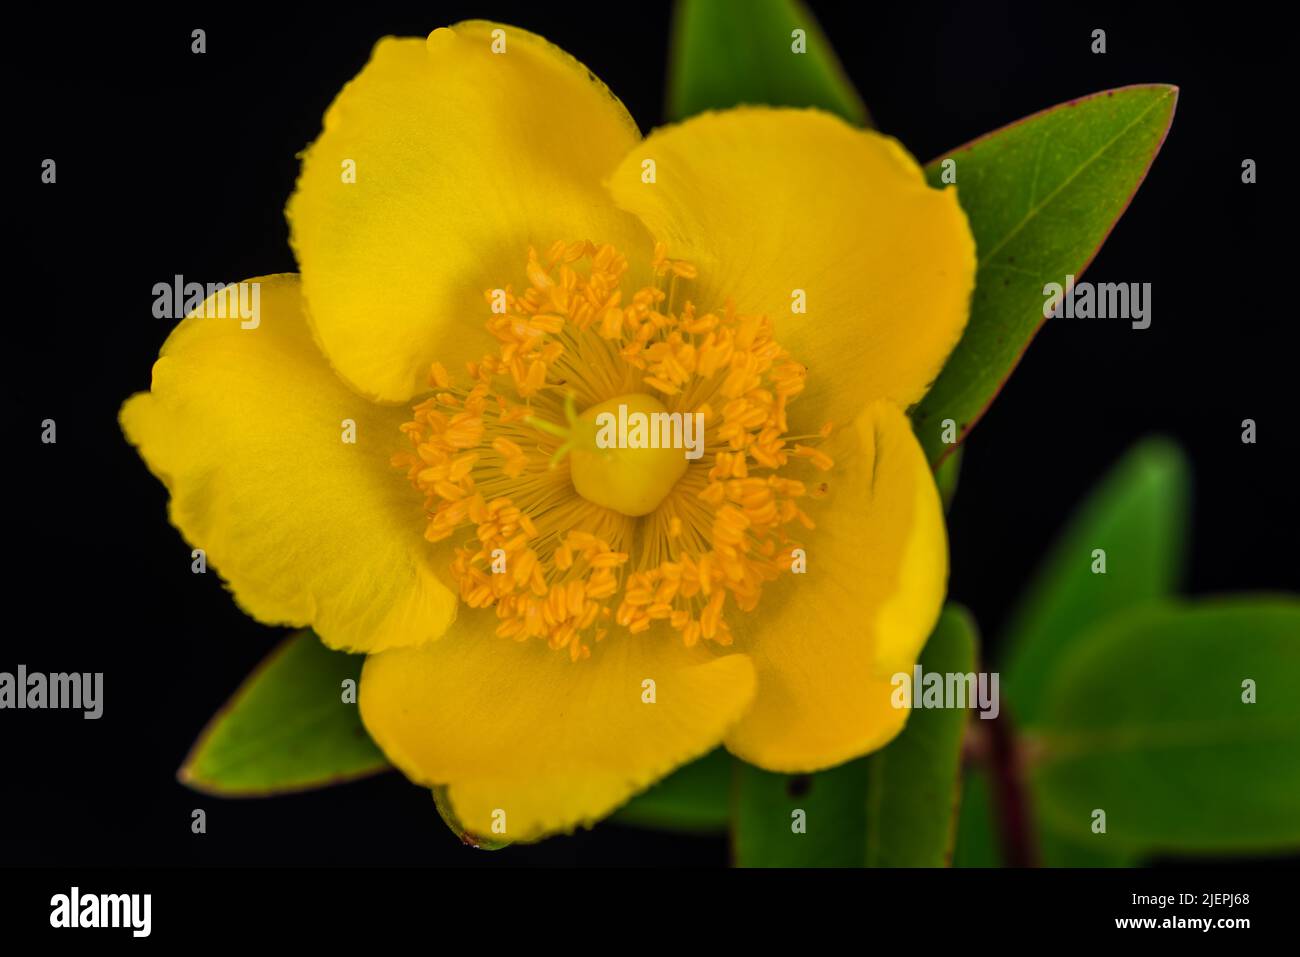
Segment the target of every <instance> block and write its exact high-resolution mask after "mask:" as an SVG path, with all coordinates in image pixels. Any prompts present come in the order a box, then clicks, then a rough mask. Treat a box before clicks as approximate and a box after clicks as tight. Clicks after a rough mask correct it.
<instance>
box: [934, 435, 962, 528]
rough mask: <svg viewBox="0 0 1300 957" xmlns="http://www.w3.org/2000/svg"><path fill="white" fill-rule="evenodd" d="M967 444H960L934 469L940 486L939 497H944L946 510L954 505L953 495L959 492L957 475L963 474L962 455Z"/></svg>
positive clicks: (944, 508) (936, 480)
mask: <svg viewBox="0 0 1300 957" xmlns="http://www.w3.org/2000/svg"><path fill="white" fill-rule="evenodd" d="M964 449H965V446H958V447H957V448H956V449H954V450H953V453H952V455H949V456H947V457H946V458H945V459H944V460H943V461H942V462H940V463H939V466H938V467H937V468H936V469H935V470H934V484H935V485H937V486H938V487H939V497H940V498H941V499H943V510H944V511H945V512H947V511H948V509H949V508H950V507H951V506H952V497H953V496H954V495H956V494H957V477H958V476H959V475H960V474H961V457H962V454H963V452H964Z"/></svg>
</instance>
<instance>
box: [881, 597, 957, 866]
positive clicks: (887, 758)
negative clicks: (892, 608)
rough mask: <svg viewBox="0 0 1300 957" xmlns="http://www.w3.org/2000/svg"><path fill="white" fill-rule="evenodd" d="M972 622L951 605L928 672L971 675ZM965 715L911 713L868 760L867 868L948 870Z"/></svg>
mask: <svg viewBox="0 0 1300 957" xmlns="http://www.w3.org/2000/svg"><path fill="white" fill-rule="evenodd" d="M975 644H976V631H975V621H974V619H973V618H971V616H970V613H969V612H968V611H966V609H964V608H961V607H958V606H953V605H949V606H948V607H947V608H945V609H944V611H943V615H942V616H941V617H940V619H939V624H938V625H937V626H936V628H935V630H934V634H932V635H931V636H930V640H929V641H928V642H926V645H925V651H924V652H922V654H921V667H922V669H924V671H926V672H937V673H940V674H968V673H970V672H973V671H974V670H975ZM969 717H970V711H969V710H967V709H964V708H948V709H914V710H913V711H912V714H911V716H910V717H909V718H908V719H907V727H906V728H904V729H903V733H902V734H900V735H899V736H898V737H897V738H895V739H894V741H893V742H892V743H890V745H889V746H888V747H886V748H885V749H884V750H882V751H878V752H876V753H875V754H874V755H872V756H871V757H870V758H868V759H867V767H868V770H869V781H868V786H867V824H868V826H867V845H866V848H867V852H866V862H867V866H869V867H946V866H947V865H948V864H949V863H951V861H952V849H953V841H954V839H955V837H956V830H957V807H958V798H959V792H960V788H961V773H960V772H961V744H962V737H963V735H964V734H965V730H966V722H967V720H968V719H969Z"/></svg>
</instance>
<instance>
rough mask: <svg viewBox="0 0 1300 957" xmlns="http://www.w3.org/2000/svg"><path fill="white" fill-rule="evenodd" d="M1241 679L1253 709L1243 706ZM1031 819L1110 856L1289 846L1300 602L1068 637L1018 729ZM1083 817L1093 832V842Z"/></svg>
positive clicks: (1171, 616) (1294, 819)
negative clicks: (1101, 830)
mask: <svg viewBox="0 0 1300 957" xmlns="http://www.w3.org/2000/svg"><path fill="white" fill-rule="evenodd" d="M1248 679H1249V680H1251V681H1254V682H1255V683H1256V688H1257V691H1256V693H1257V703H1254V704H1248V703H1244V702H1243V700H1242V699H1243V695H1244V692H1243V682H1245V681H1247V680H1248ZM1025 743H1026V747H1027V755H1028V756H1029V761H1030V767H1031V775H1030V780H1031V785H1032V788H1033V793H1034V795H1035V797H1036V799H1037V800H1036V807H1037V813H1038V814H1039V815H1040V816H1042V817H1043V818H1044V819H1045V820H1046V821H1047V822H1048V823H1049V824H1050V825H1051V826H1052V828H1053V829H1054V830H1055V831H1056V832H1057V833H1058V834H1060V835H1061V836H1062V837H1065V838H1068V839H1070V840H1073V841H1074V842H1075V843H1084V844H1091V843H1096V844H1097V845H1098V846H1099V847H1106V848H1112V849H1113V851H1112V853H1116V854H1123V853H1150V854H1159V853H1180V852H1181V853H1215V852H1220V853H1251V852H1259V851H1272V850H1279V849H1284V848H1295V847H1300V600H1297V599H1295V598H1287V597H1276V598H1273V597H1270V598H1256V599H1244V598H1233V599H1231V600H1228V599H1222V600H1218V601H1214V602H1202V603H1197V604H1192V605H1182V604H1168V605H1157V606H1145V607H1142V608H1136V609H1133V610H1130V611H1128V612H1123V613H1121V614H1119V615H1118V616H1115V617H1112V618H1109V619H1107V620H1106V621H1104V622H1102V623H1101V624H1100V625H1099V626H1097V627H1096V628H1094V629H1093V630H1092V631H1090V632H1088V633H1087V634H1086V635H1083V636H1081V637H1080V638H1079V639H1078V640H1077V641H1076V642H1074V643H1073V644H1072V647H1071V649H1070V651H1069V653H1068V654H1066V655H1064V656H1063V657H1062V658H1061V659H1060V660H1059V662H1057V664H1056V667H1055V669H1054V671H1053V672H1052V674H1051V675H1050V677H1049V685H1048V690H1047V695H1046V698H1045V701H1044V705H1043V709H1042V712H1041V714H1040V715H1039V716H1038V719H1037V720H1036V721H1035V722H1034V723H1033V725H1032V726H1031V727H1029V728H1028V729H1027V730H1026V742H1025ZM1094 809H1100V810H1103V811H1105V814H1106V833H1105V834H1104V835H1103V834H1093V833H1092V832H1091V826H1092V821H1093V811H1094Z"/></svg>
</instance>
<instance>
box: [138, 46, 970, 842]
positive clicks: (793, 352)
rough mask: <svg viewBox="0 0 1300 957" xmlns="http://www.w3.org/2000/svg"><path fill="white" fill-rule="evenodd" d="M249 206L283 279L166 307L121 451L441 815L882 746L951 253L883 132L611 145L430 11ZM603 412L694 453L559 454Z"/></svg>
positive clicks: (535, 76) (786, 121)
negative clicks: (275, 228) (201, 306)
mask: <svg viewBox="0 0 1300 957" xmlns="http://www.w3.org/2000/svg"><path fill="white" fill-rule="evenodd" d="M497 30H500V31H504V32H502V33H497V34H494V32H493V31H497ZM503 44H504V49H502V45H503ZM287 214H288V218H289V222H290V224H291V227H292V239H293V247H294V251H295V253H296V256H297V260H298V264H299V267H300V270H301V276H300V277H299V276H292V275H281V276H269V277H264V278H262V279H260V280H256V281H258V282H260V283H261V300H260V305H261V315H260V320H259V322H258V323H257V324H256V327H255V328H244V327H251V326H252V325H253V324H252V323H242V324H241V323H240V322H238V321H231V320H223V319H214V318H201V317H199V316H197V315H191V316H190V317H188V318H186V319H185V320H184V321H182V322H181V323H180V324H179V325H178V326H177V328H176V329H175V331H173V332H172V334H171V336H170V337H169V338H168V340H167V342H166V343H165V345H164V346H163V348H162V353H161V357H160V358H159V360H158V362H157V363H156V365H155V366H154V370H153V384H152V390H151V391H150V392H148V393H141V394H138V395H136V396H133V397H132V398H131V399H130V400H128V401H127V403H126V404H125V406H124V407H123V410H122V416H121V418H122V424H123V428H124V430H125V432H126V434H127V436H128V437H129V439H130V441H131V442H132V443H134V444H135V445H136V446H137V447H138V448H139V450H140V454H141V455H142V456H143V458H144V459H145V461H146V462H147V463H148V465H149V467H150V469H151V470H152V471H153V472H154V474H155V475H157V476H158V477H159V478H160V479H161V480H162V481H163V482H165V483H166V485H167V488H168V490H169V491H170V493H171V505H170V515H171V519H172V521H173V522H174V523H175V525H176V526H177V528H179V529H180V531H181V532H182V534H183V535H184V536H185V537H186V538H187V539H188V540H189V541H190V542H192V543H193V544H194V545H195V546H196V547H201V548H204V549H205V550H206V551H207V555H208V560H209V561H210V563H211V564H212V565H213V567H215V568H216V569H218V570H219V571H220V572H221V574H222V576H223V577H224V579H225V580H226V581H227V582H228V583H229V587H230V589H231V590H232V591H233V593H234V595H235V598H236V600H237V601H238V602H239V603H240V605H241V606H242V607H243V608H244V609H245V610H246V611H247V612H248V613H250V614H251V615H253V616H254V617H256V618H258V619H259V620H261V621H264V622H267V623H275V624H291V625H299V626H301V625H310V626H311V627H312V628H314V629H315V631H316V632H317V634H319V635H320V637H321V639H322V640H323V641H324V642H325V643H326V644H328V645H330V646H332V647H335V648H340V649H346V650H349V651H356V652H365V653H367V654H368V656H369V657H368V658H367V661H366V665H365V669H364V671H363V675H362V682H361V696H360V707H361V714H362V718H363V719H364V721H365V724H366V727H367V728H368V729H369V731H370V733H371V734H372V735H373V737H374V739H375V741H376V742H377V743H378V744H379V746H380V747H381V748H382V749H383V750H384V752H385V753H386V754H387V756H388V757H389V758H390V759H391V760H392V762H393V763H394V764H395V765H396V766H397V767H398V768H400V769H401V770H402V771H403V772H404V773H405V774H406V775H407V776H408V777H409V778H410V779H411V780H413V781H416V782H418V783H420V784H423V785H427V786H430V787H438V788H440V789H442V788H445V790H441V791H440V793H441V795H442V800H443V801H444V803H445V805H446V806H447V809H448V810H449V812H450V813H451V814H453V815H454V816H455V817H456V818H457V819H458V820H459V821H460V822H461V824H462V825H463V826H464V827H465V829H466V830H467V831H468V832H470V833H471V834H479V835H493V836H498V837H499V836H501V825H502V824H503V823H504V825H505V832H504V836H505V837H506V838H507V839H509V840H533V839H537V838H539V837H542V836H545V835H546V834H550V833H554V832H557V831H564V830H570V829H572V828H573V827H575V826H577V825H580V824H588V823H590V822H592V821H595V820H597V819H599V818H600V817H602V816H604V815H606V814H607V813H609V812H610V811H611V810H612V809H614V808H616V807H617V806H618V805H619V804H621V803H622V802H624V801H626V800H627V799H628V798H629V797H630V796H632V795H633V794H634V793H636V792H637V791H639V790H641V789H644V788H645V787H647V786H648V785H650V784H651V783H653V782H654V781H655V780H656V779H658V778H659V777H661V776H662V775H664V774H667V773H668V772H670V771H671V770H673V769H674V768H675V767H677V766H679V765H681V764H683V763H684V762H687V761H689V760H692V759H693V758H695V757H697V756H699V755H701V754H703V753H705V752H706V751H708V750H710V749H711V748H713V747H715V746H716V745H717V744H718V743H719V742H722V743H725V745H726V747H727V748H728V749H729V750H730V751H731V752H732V753H734V754H736V755H738V756H739V757H741V758H743V759H744V760H746V761H749V762H752V763H754V764H756V765H759V766H760V767H764V768H769V769H772V770H777V771H787V772H802V771H812V770H817V769H821V768H825V767H828V766H830V765H834V764H837V763H840V762H843V761H845V760H848V759H850V758H853V757H855V756H858V755H861V754H863V753H866V752H868V751H871V750H873V749H875V748H878V747H880V746H882V745H883V744H885V743H886V742H888V741H889V740H890V739H891V738H892V737H893V736H894V735H896V734H897V733H898V731H899V730H900V729H901V727H902V725H903V722H904V720H905V718H906V711H899V710H895V709H893V708H892V707H891V706H890V703H889V702H890V690H891V686H890V677H891V676H892V675H893V674H895V673H896V672H899V671H907V670H909V669H910V668H911V666H912V664H913V663H914V662H915V661H916V658H917V655H918V653H919V651H920V649H921V647H922V645H923V644H924V642H925V639H926V637H927V636H928V634H929V632H930V629H931V627H932V625H933V624H934V622H935V620H936V618H937V615H938V612H939V608H940V605H941V603H942V600H943V596H944V591H945V586H946V579H947V542H946V538H945V530H944V522H943V516H942V510H941V507H940V503H939V498H938V495H937V493H936V490H935V486H934V483H933V481H932V478H931V474H930V471H929V469H928V467H927V464H926V461H925V459H924V457H923V456H922V454H921V451H920V448H919V446H918V445H917V442H916V440H915V438H914V437H913V435H912V432H911V430H910V427H909V424H908V420H907V419H906V417H905V415H904V413H903V409H905V408H906V407H907V406H909V405H910V404H912V403H914V402H916V401H917V400H918V399H919V398H920V397H921V396H922V395H923V394H924V392H925V390H926V388H927V386H928V384H929V383H930V382H931V381H932V380H933V379H934V377H935V375H936V374H937V373H938V371H939V369H940V368H941V366H942V365H943V362H944V360H945V358H946V357H947V355H948V353H949V352H950V350H951V349H952V347H953V346H954V345H955V344H956V342H957V340H958V338H959V336H960V335H961V332H962V328H963V326H964V324H965V322H966V317H967V309H968V302H969V297H970V293H971V289H972V286H973V283H974V269H975V261H974V243H973V240H972V238H971V235H970V231H969V229H968V227H967V224H966V221H965V218H964V216H963V214H962V212H961V210H960V208H959V207H958V204H957V201H956V196H955V193H954V191H953V190H945V191H939V190H933V189H930V188H929V187H928V186H927V185H926V183H925V180H924V177H923V175H922V172H921V170H920V168H919V167H918V166H917V164H916V163H915V161H914V160H913V159H912V158H911V156H909V155H908V154H907V153H906V152H905V151H904V150H903V148H902V147H901V146H900V145H899V144H898V143H897V142H895V141H894V140H892V139H889V138H887V137H884V136H880V135H878V134H875V133H872V132H867V131H863V130H859V129H854V128H851V127H850V126H848V125H846V124H845V123H843V122H841V121H840V120H838V119H836V118H834V117H831V116H829V115H827V114H824V113H820V112H817V111H813V110H789V109H768V108H757V107H755V108H744V109H736V110H730V111H726V112H719V113H709V114H705V115H701V116H698V117H695V118H693V119H691V120H688V121H686V122H684V123H681V124H678V125H675V126H670V127H667V128H664V129H660V130H657V131H655V132H654V133H652V134H651V135H650V136H648V137H646V138H644V139H643V138H642V137H641V136H640V134H639V133H638V131H637V128H636V126H635V124H634V123H633V121H632V119H631V117H630V116H629V115H628V113H627V112H626V110H625V109H624V108H623V106H622V104H621V103H620V102H619V101H618V100H617V99H616V98H615V97H614V96H613V95H612V94H611V93H610V92H609V90H608V89H606V88H605V87H604V86H603V85H602V84H601V83H600V82H599V81H598V80H597V79H596V78H595V77H593V76H592V75H591V73H589V72H588V71H587V70H586V68H585V67H583V66H582V65H581V64H580V63H578V62H577V61H575V60H574V59H572V58H571V57H569V56H568V55H566V54H565V53H563V52H562V51H560V50H558V49H557V48H555V47H553V46H551V45H550V44H548V43H547V42H546V41H544V40H543V39H541V38H539V37H537V36H534V35H531V34H529V33H526V32H525V31H522V30H518V29H515V28H512V27H499V26H497V25H495V24H489V23H483V22H468V23H462V24H459V25H457V26H455V27H453V28H450V29H441V30H436V31H434V32H433V33H432V34H431V35H430V36H429V38H428V40H427V41H424V40H418V39H394V38H388V39H385V40H382V41H381V42H380V43H379V44H378V45H377V46H376V48H375V50H374V54H373V56H372V58H371V60H370V62H369V64H368V65H367V66H366V67H365V69H363V70H362V72H361V73H360V75H358V76H357V77H356V79H354V80H353V81H352V82H351V83H349V84H348V85H347V86H346V87H345V88H344V89H343V91H342V92H341V93H340V94H339V96H338V98H337V99H336V100H335V102H334V104H333V105H332V106H331V107H330V109H329V111H328V112H327V113H326V115H325V121H324V131H323V132H322V134H321V136H320V138H319V139H318V140H317V141H316V142H315V144H313V145H312V146H311V147H310V148H309V149H308V150H307V151H306V153H305V154H304V155H303V162H302V174H301V177H300V179H299V181H298V185H297V189H296V191H295V193H294V195H293V197H292V199H291V200H290V202H289V206H288V210H287ZM805 304H806V310H803V309H801V308H800V306H802V305H805ZM620 404H622V405H625V406H626V407H627V408H629V409H631V410H632V411H633V412H636V411H641V412H647V413H650V412H666V413H673V412H681V413H687V414H691V415H694V414H695V413H700V414H701V415H702V416H703V421H704V425H705V449H704V454H703V456H702V457H700V458H698V459H694V460H691V459H687V458H685V456H684V455H683V454H682V450H681V449H675V450H674V449H634V448H620V449H614V450H607V451H603V452H602V451H599V450H597V449H596V447H595V445H593V442H592V435H593V429H594V428H595V426H594V420H593V416H594V414H595V413H597V412H598V411H600V410H601V409H605V410H611V411H612V410H613V409H614V408H615V407H616V406H618V405H620ZM349 421H350V423H351V428H352V432H353V435H354V437H355V441H351V442H349V441H346V440H345V439H346V438H347V434H346V430H347V428H348V422H349ZM656 421H657V420H656ZM494 823H495V824H496V825H497V826H496V827H495V828H494V826H493V825H494Z"/></svg>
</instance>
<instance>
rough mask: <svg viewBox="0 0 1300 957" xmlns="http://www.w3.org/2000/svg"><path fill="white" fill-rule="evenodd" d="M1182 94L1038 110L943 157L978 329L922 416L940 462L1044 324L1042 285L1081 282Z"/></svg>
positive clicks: (1130, 94)
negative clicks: (968, 258) (949, 166)
mask: <svg viewBox="0 0 1300 957" xmlns="http://www.w3.org/2000/svg"><path fill="white" fill-rule="evenodd" d="M1177 99H1178V89H1177V87H1173V86H1164V85H1149V86H1129V87H1122V88H1120V89H1117V90H1107V91H1105V92H1102V93H1096V94H1093V95H1092V96H1088V97H1084V98H1083V99H1080V100H1073V101H1071V102H1069V103H1064V104H1062V105H1060V106H1057V107H1054V108H1052V109H1050V110H1046V111H1044V112H1042V113H1037V114H1035V115H1033V116H1030V117H1028V118H1026V119H1023V120H1021V121H1020V122H1018V123H1013V124H1012V125H1011V126H1007V127H1003V128H1002V129H1000V130H997V131H996V132H993V133H990V134H988V135H987V136H984V137H981V138H980V139H977V140H975V141H974V142H972V143H969V144H967V145H965V146H961V147H958V148H957V149H955V150H952V151H951V152H949V153H946V154H944V155H943V156H940V157H939V158H938V159H936V160H935V161H934V162H932V163H930V164H929V165H928V166H927V167H926V174H927V176H928V177H929V180H930V183H931V184H932V185H934V186H943V185H944V183H943V181H942V178H941V177H942V174H943V162H944V160H947V159H952V160H954V161H955V163H956V166H955V173H956V184H957V197H958V200H959V201H960V203H961V206H962V208H963V209H964V210H965V211H966V215H967V217H968V218H969V219H970V224H971V230H972V231H973V233H974V234H975V249H976V254H977V256H978V259H979V265H978V270H977V272H976V277H975V294H974V297H973V298H972V300H971V315H970V322H969V324H968V325H967V327H966V332H965V334H964V335H963V336H962V338H961V341H960V342H959V343H958V344H957V348H956V349H955V350H954V351H953V354H952V355H951V356H950V357H949V359H948V363H947V365H946V366H944V369H943V371H942V372H941V373H940V374H939V378H938V379H937V380H936V381H935V384H934V386H933V388H931V389H930V392H929V393H928V394H927V395H926V397H925V398H924V399H923V400H922V401H921V403H920V405H919V406H918V407H917V408H916V410H915V411H914V413H913V422H914V424H915V426H916V433H917V436H918V437H919V438H920V440H921V445H922V447H923V448H924V449H925V450H926V454H927V455H928V456H929V458H930V461H931V462H937V461H938V460H939V459H940V458H941V457H942V456H943V455H945V454H946V453H947V452H948V451H949V450H950V449H951V448H952V446H949V445H945V444H944V443H943V441H942V439H941V435H942V422H943V420H944V419H949V418H950V419H952V420H954V421H955V422H956V423H957V427H958V429H959V432H960V435H961V437H962V438H964V437H965V435H966V433H967V432H968V431H969V430H970V428H971V426H972V425H974V424H975V422H976V420H978V419H979V417H980V416H981V415H983V414H984V410H985V409H986V408H987V407H988V405H989V403H990V402H992V401H993V398H994V396H996V395H997V393H998V390H999V389H1000V388H1001V387H1002V383H1003V382H1005V381H1006V379H1007V377H1008V376H1009V375H1011V371H1012V369H1014V368H1015V366H1016V363H1017V362H1019V361H1020V356H1021V355H1022V354H1023V353H1024V350H1025V349H1026V348H1027V347H1028V345H1029V341H1030V340H1031V339H1032V338H1033V337H1034V334H1035V333H1036V332H1037V331H1038V329H1039V328H1040V327H1041V326H1042V324H1043V321H1044V320H1043V304H1044V296H1043V287H1044V285H1046V284H1047V283H1049V282H1056V283H1062V284H1063V283H1064V282H1065V277H1066V276H1067V275H1072V276H1075V277H1078V276H1080V275H1082V273H1083V271H1084V269H1085V268H1086V267H1087V266H1088V264H1089V263H1090V262H1092V258H1093V256H1095V255H1096V253H1097V250H1098V249H1099V248H1100V247H1101V244H1102V242H1103V241H1104V240H1105V239H1106V236H1107V235H1108V234H1109V233H1110V230H1111V228H1112V227H1113V226H1114V225H1115V221H1116V220H1118V219H1119V217H1120V216H1121V215H1122V214H1123V212H1124V210H1125V209H1126V208H1127V207H1128V204H1129V201H1130V200H1131V199H1132V198H1133V194H1134V192H1135V191H1136V190H1137V188H1138V186H1139V185H1141V183H1142V180H1143V179H1144V178H1145V176H1146V173H1147V170H1148V169H1149V168H1150V166H1151V163H1152V161H1153V160H1154V159H1155V155H1156V153H1157V152H1159V150H1160V146H1161V144H1162V143H1163V142H1164V138H1165V134H1166V133H1167V132H1168V130H1169V124H1170V123H1171V122H1172V120H1173V114H1174V104H1175V102H1176V101H1177Z"/></svg>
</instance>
